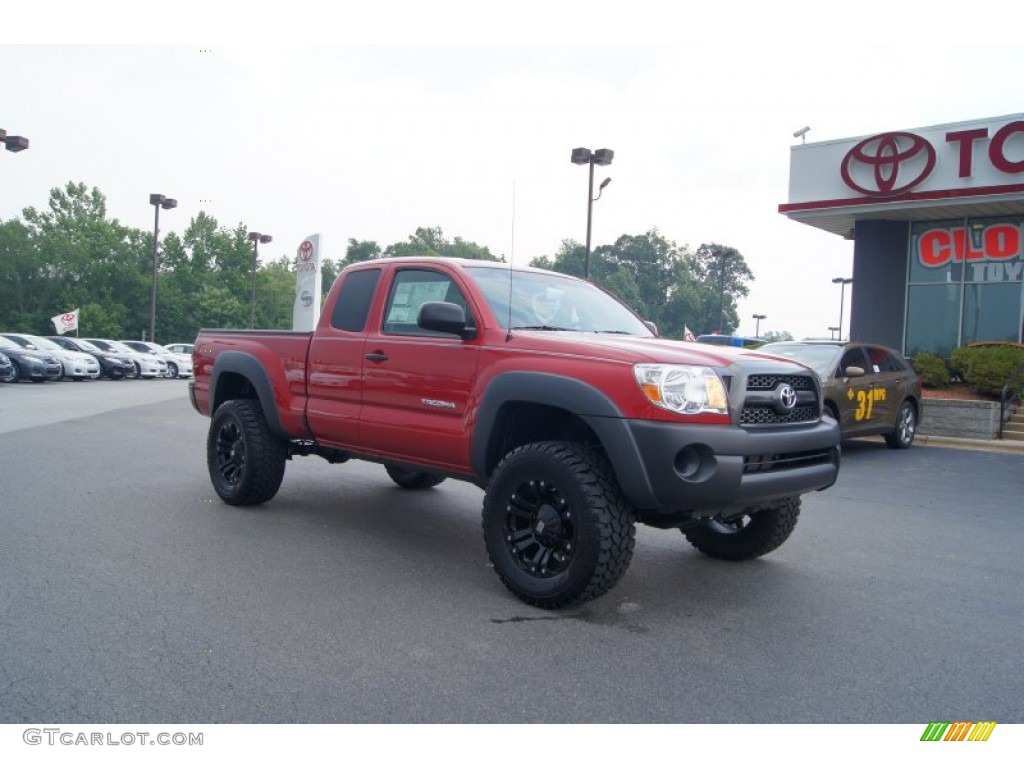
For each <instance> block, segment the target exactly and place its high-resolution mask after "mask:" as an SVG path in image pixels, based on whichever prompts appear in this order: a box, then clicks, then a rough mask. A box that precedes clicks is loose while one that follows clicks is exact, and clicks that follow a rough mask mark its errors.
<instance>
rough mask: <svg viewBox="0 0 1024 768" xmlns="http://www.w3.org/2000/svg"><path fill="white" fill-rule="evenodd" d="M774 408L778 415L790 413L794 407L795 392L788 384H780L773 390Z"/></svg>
mask: <svg viewBox="0 0 1024 768" xmlns="http://www.w3.org/2000/svg"><path fill="white" fill-rule="evenodd" d="M775 398H776V408H775V410H776V411H778V412H779V413H791V412H792V410H793V407H794V406H795V405H796V390H795V389H793V387H792V385H790V384H780V385H779V387H778V389H776V390H775Z"/></svg>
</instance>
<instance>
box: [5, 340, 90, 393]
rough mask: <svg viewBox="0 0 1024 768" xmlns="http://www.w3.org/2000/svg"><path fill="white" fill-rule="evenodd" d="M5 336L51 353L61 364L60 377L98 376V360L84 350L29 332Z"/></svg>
mask: <svg viewBox="0 0 1024 768" xmlns="http://www.w3.org/2000/svg"><path fill="white" fill-rule="evenodd" d="M3 335H4V336H5V337H7V338H8V339H10V340H11V341H13V342H14V343H15V344H17V345H18V346H19V347H22V348H24V349H31V350H38V351H40V352H45V353H47V354H49V355H53V356H54V357H56V358H57V360H58V361H59V362H60V365H61V377H62V378H66V379H74V380H75V381H82V380H83V379H98V378H99V377H100V361H99V360H97V359H96V358H95V357H93V356H92V355H90V354H87V353H86V352H74V351H72V350H70V349H64V347H62V346H60V345H59V344H56V343H54V342H52V341H50V340H49V339H46V338H43V337H42V336H36V335H34V334H31V333H5V334H3Z"/></svg>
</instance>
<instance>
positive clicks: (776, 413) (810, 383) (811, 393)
mask: <svg viewBox="0 0 1024 768" xmlns="http://www.w3.org/2000/svg"><path fill="white" fill-rule="evenodd" d="M784 384H788V385H789V386H791V387H792V388H793V389H794V390H796V403H795V404H794V407H793V409H792V410H790V411H786V410H785V408H784V407H783V406H782V404H781V398H780V396H779V393H778V389H779V388H780V387H781V386H782V385H784ZM819 407H820V406H819V401H818V388H817V382H816V381H815V378H814V377H813V376H806V375H802V374H792V373H754V374H750V375H749V376H747V391H746V398H745V400H744V403H743V410H742V411H741V413H740V424H741V425H743V426H750V427H759V426H771V425H776V424H805V423H807V422H811V421H817V420H818V418H819V417H820V415H821V413H820V411H819Z"/></svg>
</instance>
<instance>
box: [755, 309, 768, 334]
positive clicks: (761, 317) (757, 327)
mask: <svg viewBox="0 0 1024 768" xmlns="http://www.w3.org/2000/svg"><path fill="white" fill-rule="evenodd" d="M766 317H768V315H753V318H754V319H755V320H757V324H756V325H755V326H754V338H757V339H759V338H761V321H762V320H764V319H765V318H766Z"/></svg>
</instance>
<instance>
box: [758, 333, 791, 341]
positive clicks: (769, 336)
mask: <svg viewBox="0 0 1024 768" xmlns="http://www.w3.org/2000/svg"><path fill="white" fill-rule="evenodd" d="M761 338H763V339H764V340H765V341H766V342H771V341H792V340H793V334H792V333H790V332H789V331H765V332H764V333H762V334H761Z"/></svg>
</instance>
